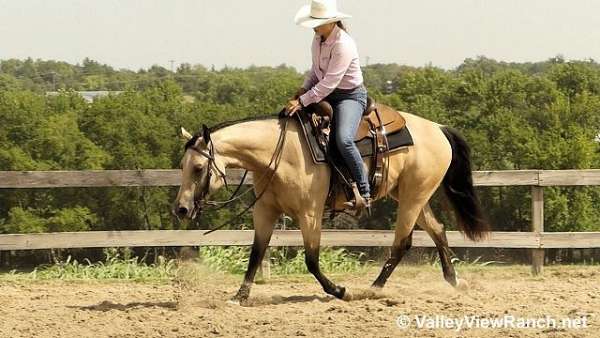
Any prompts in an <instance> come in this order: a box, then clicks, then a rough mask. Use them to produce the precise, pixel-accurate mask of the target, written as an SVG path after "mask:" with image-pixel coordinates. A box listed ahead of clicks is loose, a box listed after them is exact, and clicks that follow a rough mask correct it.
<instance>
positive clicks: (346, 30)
mask: <svg viewBox="0 0 600 338" xmlns="http://www.w3.org/2000/svg"><path fill="white" fill-rule="evenodd" d="M335 24H336V25H337V26H338V27H340V28H341V29H342V30H344V31H345V32H348V29H346V25H344V23H343V22H342V21H338V22H336V23H335Z"/></svg>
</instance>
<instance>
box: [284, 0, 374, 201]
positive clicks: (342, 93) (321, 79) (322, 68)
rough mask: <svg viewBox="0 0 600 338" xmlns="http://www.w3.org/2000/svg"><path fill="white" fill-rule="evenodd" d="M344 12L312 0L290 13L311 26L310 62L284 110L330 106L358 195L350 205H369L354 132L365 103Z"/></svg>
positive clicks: (332, 0) (332, 2) (327, 0)
mask: <svg viewBox="0 0 600 338" xmlns="http://www.w3.org/2000/svg"><path fill="white" fill-rule="evenodd" d="M350 17H351V16H350V15H347V14H344V13H340V12H338V11H337V5H336V0H312V2H311V4H310V5H306V6H304V7H302V8H301V9H300V11H298V14H296V19H295V20H296V24H298V25H301V26H303V27H308V28H313V30H314V31H315V37H314V40H313V43H312V67H311V69H310V72H309V74H308V76H307V77H306V79H305V81H304V84H303V85H302V87H301V88H300V89H299V90H298V93H297V94H296V96H295V97H294V99H292V100H291V101H289V102H288V104H287V106H286V109H287V111H288V113H289V114H290V115H292V114H294V113H296V112H297V111H298V110H300V109H302V107H306V106H308V105H310V104H313V103H318V102H320V101H322V100H326V101H327V102H329V103H330V104H331V106H332V108H333V111H334V114H333V124H332V135H333V136H334V137H333V138H332V140H333V141H334V142H335V144H336V146H337V148H338V150H339V152H340V154H341V155H342V157H343V159H344V161H345V162H346V165H347V166H348V168H349V169H350V172H351V174H352V176H353V178H354V180H355V181H356V182H357V185H358V190H359V192H360V195H361V196H362V197H363V199H364V200H363V201H356V202H355V206H356V207H358V208H361V207H370V201H371V198H370V191H369V182H368V178H367V176H368V175H367V171H366V168H365V167H364V165H363V161H362V158H361V156H360V152H359V150H358V148H357V147H356V144H355V143H354V137H355V135H356V132H357V130H358V126H359V123H360V121H361V119H362V113H363V111H364V110H365V108H366V105H367V90H366V89H365V87H364V85H363V76H362V71H361V69H360V60H359V57H358V50H357V48H356V44H355V42H354V40H353V39H352V37H350V35H348V33H347V32H346V29H345V27H344V25H343V23H342V22H341V20H342V19H345V18H350Z"/></svg>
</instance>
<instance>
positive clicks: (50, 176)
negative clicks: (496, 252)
mask: <svg viewBox="0 0 600 338" xmlns="http://www.w3.org/2000/svg"><path fill="white" fill-rule="evenodd" d="M242 174H243V172H242V171H241V170H228V172H227V179H228V181H229V182H230V183H233V184H237V183H239V181H240V179H241V177H242ZM180 180H181V171H180V170H90V171H2V172H0V189H3V188H5V189H6V188H13V189H32V188H93V187H115V186H120V187H137V186H146V187H157V186H177V185H179V184H180ZM473 180H474V183H475V185H477V186H487V187H489V186H538V187H548V186H584V185H600V169H590V170H504V171H475V172H473ZM246 182H247V183H249V184H251V183H252V177H251V175H249V177H248V179H247V180H246Z"/></svg>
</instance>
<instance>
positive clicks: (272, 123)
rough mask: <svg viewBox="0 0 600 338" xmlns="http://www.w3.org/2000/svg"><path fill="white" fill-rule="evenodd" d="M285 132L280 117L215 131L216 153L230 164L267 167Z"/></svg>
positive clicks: (245, 166)
mask: <svg viewBox="0 0 600 338" xmlns="http://www.w3.org/2000/svg"><path fill="white" fill-rule="evenodd" d="M280 132H281V126H280V125H279V122H278V120H276V119H273V120H261V121H249V122H243V123H239V124H235V125H232V126H229V127H225V128H223V129H220V130H218V131H216V132H214V133H213V135H212V136H211V137H212V140H213V144H214V146H215V149H216V153H217V154H218V156H219V158H220V159H221V161H222V162H223V165H224V166H225V167H226V168H241V169H247V170H249V171H260V170H263V169H265V168H266V167H267V166H268V165H269V162H270V160H271V157H272V156H273V153H274V152H275V148H276V145H277V140H278V139H279V135H280Z"/></svg>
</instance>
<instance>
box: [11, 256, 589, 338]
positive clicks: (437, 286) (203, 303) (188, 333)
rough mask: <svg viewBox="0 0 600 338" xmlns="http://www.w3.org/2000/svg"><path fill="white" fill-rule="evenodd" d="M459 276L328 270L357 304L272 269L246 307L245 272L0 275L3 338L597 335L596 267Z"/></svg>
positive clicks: (415, 270)
mask: <svg viewBox="0 0 600 338" xmlns="http://www.w3.org/2000/svg"><path fill="white" fill-rule="evenodd" d="M459 273H461V277H462V278H464V279H466V280H467V281H468V283H469V284H470V287H469V289H468V290H465V291H457V290H454V289H453V288H451V287H450V286H448V285H447V284H446V283H445V282H444V280H443V279H442V276H441V272H440V271H439V269H437V268H436V267H433V266H400V267H399V268H398V269H397V270H396V272H395V273H394V275H393V276H392V278H391V280H390V281H389V282H388V285H387V286H386V288H385V289H384V290H383V291H381V292H378V293H373V292H371V291H370V290H369V288H368V287H367V286H368V285H369V284H370V282H371V281H372V279H373V278H374V277H375V275H376V274H377V269H369V270H368V271H365V272H364V273H359V274H356V275H332V276H331V277H333V279H334V280H335V281H337V282H340V283H341V284H343V285H344V286H346V287H347V288H348V290H350V291H351V292H352V294H353V295H354V297H355V298H356V300H353V301H349V302H345V301H340V300H337V299H333V298H331V297H328V296H326V295H325V294H324V293H323V292H322V291H321V289H320V287H319V286H318V285H317V283H316V282H315V281H313V279H312V277H311V276H308V275H307V276H304V275H302V276H294V277H274V278H272V279H271V280H270V281H269V282H268V283H265V284H259V285H255V287H254V289H253V292H252V295H251V300H250V304H249V306H246V307H241V306H237V305H231V304H228V303H226V301H227V300H228V299H229V298H230V297H231V296H232V295H233V294H234V292H235V291H236V290H237V287H238V285H239V282H240V280H241V276H231V275H224V274H214V273H206V272H205V270H204V269H201V268H196V267H189V268H187V269H184V270H182V272H181V274H180V276H179V277H178V278H176V279H175V280H174V281H173V282H168V283H159V282H156V283H147V282H146V283H134V282H119V281H114V282H110V281H109V282H105V281H102V282H98V281H69V282H66V281H50V282H48V281H44V282H42V281H24V280H8V279H0V319H1V321H0V336H2V337H217V336H226V337H284V336H301V337H598V329H599V328H600V320H599V315H600V293H599V292H598V290H599V285H600V283H599V282H600V267H598V266H588V267H581V266H559V267H546V270H545V275H544V277H532V276H531V275H530V274H529V268H528V267H526V266H516V267H514V266H513V267H477V266H463V267H459ZM402 315H405V316H408V318H409V319H410V320H411V322H410V323H409V327H408V328H407V329H401V328H399V327H398V324H397V318H398V317H399V316H402ZM422 315H426V316H429V317H430V318H431V317H434V316H436V315H438V316H444V318H463V317H464V316H473V315H475V316H478V317H480V318H494V317H504V316H505V315H512V316H515V317H517V318H518V317H524V318H543V317H545V316H550V317H552V318H555V319H557V320H562V318H579V317H582V316H583V317H585V318H586V319H585V320H586V321H587V328H579V329H575V328H562V327H545V328H525V329H518V328H495V329H492V328H487V329H486V328H463V329H461V330H458V331H457V330H455V329H451V328H437V329H430V328H418V327H417V324H416V323H415V319H414V318H415V316H422ZM517 324H518V323H517ZM580 324H581V323H580ZM580 324H577V323H574V324H573V325H580ZM557 325H561V324H560V323H558V324H557ZM580 326H582V325H580Z"/></svg>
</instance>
